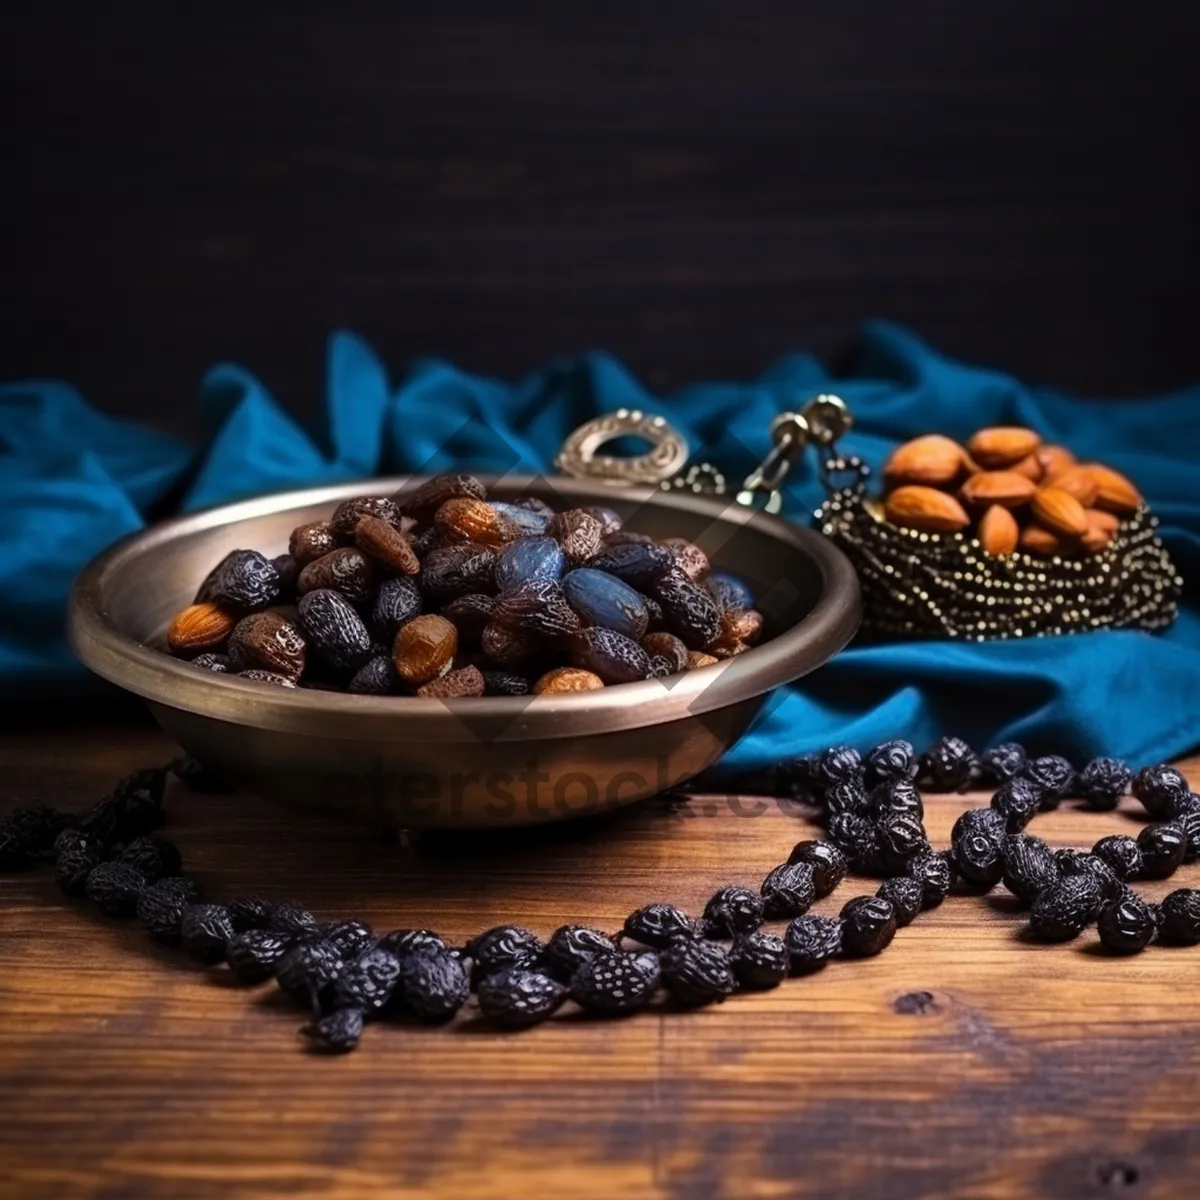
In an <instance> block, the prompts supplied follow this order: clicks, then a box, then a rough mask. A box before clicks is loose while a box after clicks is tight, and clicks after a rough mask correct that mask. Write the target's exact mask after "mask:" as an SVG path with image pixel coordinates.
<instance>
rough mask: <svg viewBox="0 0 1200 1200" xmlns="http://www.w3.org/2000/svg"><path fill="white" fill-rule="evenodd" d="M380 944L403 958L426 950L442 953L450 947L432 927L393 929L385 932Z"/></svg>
mask: <svg viewBox="0 0 1200 1200" xmlns="http://www.w3.org/2000/svg"><path fill="white" fill-rule="evenodd" d="M378 944H379V945H380V946H383V947H385V948H386V949H388V950H391V951H392V952H393V953H395V954H398V955H399V956H400V957H401V958H404V957H405V956H406V955H409V954H418V953H420V952H421V951H424V950H429V951H437V952H439V953H440V952H441V951H443V950H447V949H448V947H447V945H446V943H445V942H444V941H442V939H441V938H440V937H438V935H437V934H436V933H434V932H433V930H432V929H393V930H392V931H391V932H390V933H385V934H384V935H383V937H381V938H380V939H379V942H378Z"/></svg>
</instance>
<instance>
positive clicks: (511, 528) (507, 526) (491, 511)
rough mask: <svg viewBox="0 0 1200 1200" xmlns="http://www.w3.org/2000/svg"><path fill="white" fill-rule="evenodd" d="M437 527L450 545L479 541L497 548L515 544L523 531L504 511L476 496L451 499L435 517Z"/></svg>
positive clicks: (434, 521) (441, 507)
mask: <svg viewBox="0 0 1200 1200" xmlns="http://www.w3.org/2000/svg"><path fill="white" fill-rule="evenodd" d="M433 524H434V528H435V529H436V530H437V532H438V537H440V538H441V540H442V541H443V542H445V543H446V544H450V543H452V542H476V543H478V544H479V545H481V546H491V547H492V548H493V549H498V548H499V547H501V546H503V545H504V544H505V543H506V542H511V541H512V540H513V539H514V538H515V537H517V535H518V533H519V532H520V530H519V528H518V527H517V526H516V525H514V524H513V522H511V521H510V520H509V519H508V518H507V516H506V515H505V514H504V512H503V511H501V510H500V509H498V508H497V507H496V506H495V505H492V504H488V503H487V501H486V500H476V499H475V498H474V497H472V496H456V497H455V498H454V499H452V500H447V501H446V502H445V503H444V504H442V505H441V506H440V507H439V508H438V510H437V512H435V513H434V514H433Z"/></svg>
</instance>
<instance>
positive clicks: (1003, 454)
mask: <svg viewBox="0 0 1200 1200" xmlns="http://www.w3.org/2000/svg"><path fill="white" fill-rule="evenodd" d="M1041 442H1042V439H1041V437H1040V436H1039V435H1038V434H1036V433H1034V431H1033V430H1032V429H1023V428H1021V427H1020V426H1018V425H996V426H993V427H992V428H991V429H981V430H980V431H979V432H978V433H976V434H974V435H973V436H972V438H971V440H970V441H969V442H968V443H967V450H968V452H969V453H970V455H971V457H972V458H973V459H974V460H975V461H976V462H977V463H978V464H979V465H980V466H981V467H985V468H986V469H988V470H996V469H998V468H1003V467H1011V466H1012V465H1013V464H1014V463H1019V462H1020V461H1021V459H1023V458H1025V457H1027V456H1028V455H1030V454H1032V453H1033V452H1034V451H1035V450H1036V449H1037V448H1038V446H1039V445H1041Z"/></svg>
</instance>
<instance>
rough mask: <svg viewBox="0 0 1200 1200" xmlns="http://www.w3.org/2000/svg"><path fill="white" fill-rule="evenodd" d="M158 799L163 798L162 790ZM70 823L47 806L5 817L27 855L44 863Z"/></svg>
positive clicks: (12, 812)
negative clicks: (59, 836)
mask: <svg viewBox="0 0 1200 1200" xmlns="http://www.w3.org/2000/svg"><path fill="white" fill-rule="evenodd" d="M118 787H120V785H118ZM158 798H159V799H161V798H162V791H161V789H160V790H159V792H158ZM70 821H71V819H70V818H68V817H67V815H66V814H65V813H61V812H59V811H58V810H57V809H54V808H50V807H49V806H48V805H45V804H42V805H39V806H38V807H36V808H14V809H13V810H12V811H11V812H9V813H8V814H7V815H6V816H5V817H4V825H5V827H6V828H7V829H8V830H10V831H11V833H12V835H13V836H14V837H15V838H16V840H17V842H18V843H19V844H20V847H21V849H22V851H23V852H24V853H25V855H27V856H28V857H29V858H33V859H39V860H42V861H48V860H50V859H52V858H53V857H54V855H55V853H56V847H55V843H56V841H57V839H58V835H59V834H60V833H62V832H63V831H64V830H65V829H67V828H68V827H69V825H70Z"/></svg>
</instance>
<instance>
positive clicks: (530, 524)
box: [492, 498, 554, 537]
mask: <svg viewBox="0 0 1200 1200" xmlns="http://www.w3.org/2000/svg"><path fill="white" fill-rule="evenodd" d="M529 499H530V498H527V499H526V502H525V503H523V504H517V503H513V504H506V503H505V502H504V501H503V500H493V501H492V507H493V508H494V509H495V510H496V511H497V512H498V513H499V514H500V515H501V516H502V517H504V518H505V519H506V520H507V521H508V522H509V524H511V525H512V526H513V528H514V529H515V530H516V531H517V535H518V536H519V537H542V536H543V535H544V534H545V532H546V530H547V529H549V528H550V521H551V518H552V517H553V516H554V510H553V509H552V508H551V507H550V506H549V505H543V506H542V508H530V507H529V503H528V500H529Z"/></svg>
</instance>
